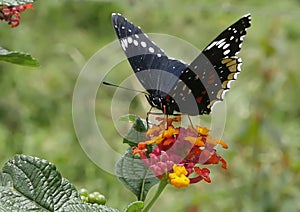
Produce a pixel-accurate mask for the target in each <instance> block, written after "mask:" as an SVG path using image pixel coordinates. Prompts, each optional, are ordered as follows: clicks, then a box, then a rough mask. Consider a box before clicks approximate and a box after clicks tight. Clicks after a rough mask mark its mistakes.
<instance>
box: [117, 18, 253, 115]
mask: <svg viewBox="0 0 300 212" xmlns="http://www.w3.org/2000/svg"><path fill="white" fill-rule="evenodd" d="M112 23H113V27H114V29H115V31H116V34H117V36H118V38H119V41H120V44H121V47H122V48H123V50H124V52H125V54H126V56H127V58H128V61H129V63H130V65H131V67H132V68H133V70H134V72H135V74H136V76H137V78H138V79H139V81H140V82H141V84H142V85H143V86H144V88H145V89H146V90H147V92H148V94H147V95H146V98H147V100H148V102H149V103H150V105H151V106H152V107H156V108H158V109H160V110H162V111H163V112H164V113H165V114H173V113H174V111H178V112H181V113H186V114H189V115H198V114H200V115H201V114H209V113H210V111H211V108H212V106H213V104H214V103H215V102H216V101H221V100H223V95H224V93H225V91H226V90H228V89H229V88H230V86H229V84H230V83H229V82H230V81H232V80H235V79H236V78H237V75H238V73H239V72H240V71H241V64H242V60H241V58H239V57H237V56H236V55H237V54H238V52H239V51H240V49H241V45H242V42H243V37H244V36H245V35H246V29H247V28H248V27H250V25H251V15H250V14H248V15H245V16H243V17H242V18H241V19H239V20H238V21H237V22H235V23H234V24H232V25H231V26H230V27H228V28H227V29H226V30H225V31H223V32H222V33H221V34H220V35H219V36H218V37H216V38H215V39H214V40H213V41H212V42H211V43H210V44H209V45H208V46H207V47H206V48H205V49H204V50H203V51H202V52H201V53H200V55H199V56H198V57H196V59H194V61H192V63H191V64H189V65H188V64H185V63H183V62H181V61H178V60H175V59H170V58H168V57H167V55H166V54H165V53H164V51H163V50H162V49H160V48H159V47H157V46H156V45H155V43H153V42H152V41H151V40H149V39H148V36H147V35H146V34H144V33H143V32H142V30H141V28H140V27H136V26H134V25H133V24H132V23H131V22H129V21H127V19H126V18H124V17H123V16H122V15H120V14H115V13H114V14H112Z"/></svg>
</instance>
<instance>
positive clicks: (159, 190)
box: [143, 179, 168, 212]
mask: <svg viewBox="0 0 300 212" xmlns="http://www.w3.org/2000/svg"><path fill="white" fill-rule="evenodd" d="M167 185H168V180H166V179H162V180H161V181H160V183H159V186H158V188H157V191H156V193H155V195H154V196H153V198H152V200H151V201H150V202H149V203H148V205H146V207H145V208H144V209H143V212H148V211H149V209H150V208H151V207H152V205H153V204H154V203H155V202H156V200H157V198H158V197H159V195H160V194H161V193H162V191H163V190H164V189H165V187H166V186H167Z"/></svg>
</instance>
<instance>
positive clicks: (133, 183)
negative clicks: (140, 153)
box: [115, 149, 159, 201]
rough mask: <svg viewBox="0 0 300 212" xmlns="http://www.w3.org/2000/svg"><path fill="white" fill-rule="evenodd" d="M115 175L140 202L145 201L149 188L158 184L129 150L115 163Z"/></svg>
mask: <svg viewBox="0 0 300 212" xmlns="http://www.w3.org/2000/svg"><path fill="white" fill-rule="evenodd" d="M115 174H116V176H117V177H118V179H119V180H120V181H121V182H122V183H123V184H124V185H125V186H126V187H127V188H128V189H129V190H130V191H131V192H132V193H134V194H135V195H136V197H137V199H138V200H141V201H144V200H145V198H146V196H147V193H148V191H149V190H150V188H151V187H152V186H154V185H155V184H157V183H158V182H159V180H158V179H157V178H156V177H155V175H154V174H153V172H152V171H151V170H150V169H149V168H148V167H147V166H146V165H145V164H144V163H143V161H142V160H141V159H140V158H134V156H133V155H132V152H131V150H130V149H129V150H127V151H126V152H125V154H124V155H123V156H122V157H121V158H120V159H119V161H118V162H117V163H116V168H115Z"/></svg>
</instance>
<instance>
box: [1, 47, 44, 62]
mask: <svg viewBox="0 0 300 212" xmlns="http://www.w3.org/2000/svg"><path fill="white" fill-rule="evenodd" d="M0 61H5V62H9V63H14V64H18V65H23V66H33V67H37V66H39V65H40V64H39V62H38V61H37V60H36V59H35V58H33V57H32V56H31V55H30V54H27V53H23V52H17V51H8V50H6V49H4V48H2V47H0Z"/></svg>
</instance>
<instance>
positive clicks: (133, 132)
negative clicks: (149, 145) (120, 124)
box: [120, 114, 146, 147]
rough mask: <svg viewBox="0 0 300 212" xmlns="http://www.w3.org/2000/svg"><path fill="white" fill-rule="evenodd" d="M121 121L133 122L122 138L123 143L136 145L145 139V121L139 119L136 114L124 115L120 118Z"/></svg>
mask: <svg viewBox="0 0 300 212" xmlns="http://www.w3.org/2000/svg"><path fill="white" fill-rule="evenodd" d="M120 120H122V121H125V120H126V121H128V120H129V121H131V122H133V126H132V127H131V129H130V130H129V132H128V133H127V135H126V136H125V137H124V139H123V143H127V144H129V145H130V146H131V147H132V146H137V144H138V143H139V142H141V141H146V126H145V125H146V121H145V120H143V119H141V118H140V117H138V116H136V115H131V114H129V115H126V116H122V117H121V118H120Z"/></svg>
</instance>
